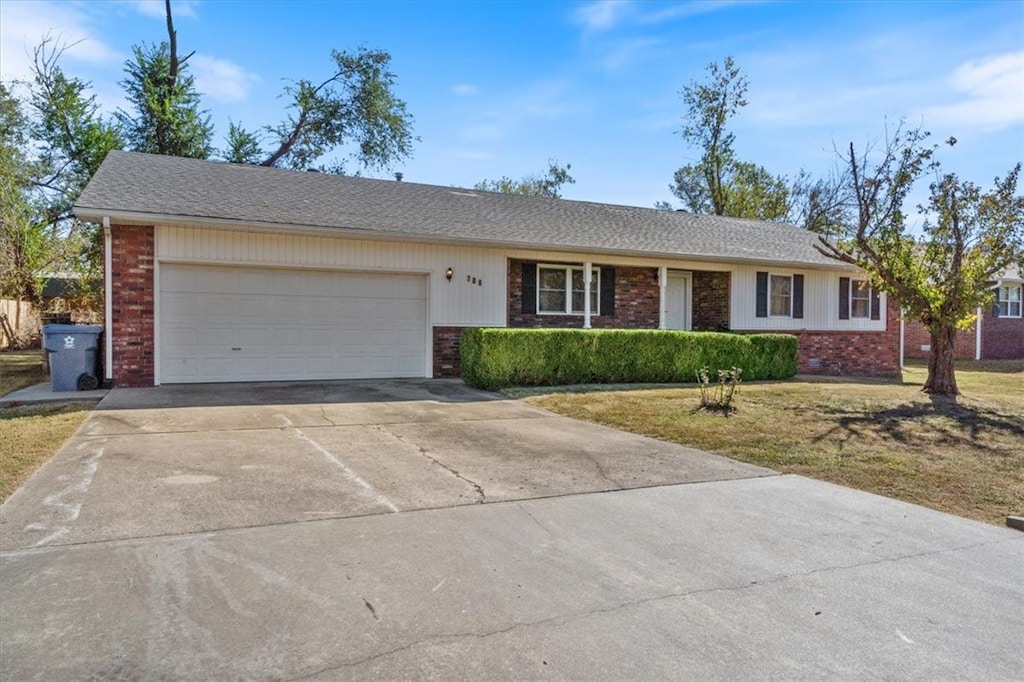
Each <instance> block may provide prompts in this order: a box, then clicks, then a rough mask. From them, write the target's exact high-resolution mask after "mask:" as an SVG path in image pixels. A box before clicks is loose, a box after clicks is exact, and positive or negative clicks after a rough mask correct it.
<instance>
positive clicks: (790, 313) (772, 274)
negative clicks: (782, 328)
mask: <svg viewBox="0 0 1024 682" xmlns="http://www.w3.org/2000/svg"><path fill="white" fill-rule="evenodd" d="M773 277H779V278H785V279H788V280H789V311H788V312H786V313H785V314H782V313H773V312H772V278H773ZM794 286H795V283H794V281H793V273H789V274H782V273H780V272H772V271H770V270H769V271H768V293H767V296H768V317H770V318H771V317H776V318H779V319H783V318H789V319H794V318H793V293H794Z"/></svg>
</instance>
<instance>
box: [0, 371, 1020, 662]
mask: <svg viewBox="0 0 1024 682" xmlns="http://www.w3.org/2000/svg"><path fill="white" fill-rule="evenodd" d="M767 473H768V472H765V471H764V470H761V469H758V468H756V467H749V466H746V465H742V464H738V463H735V462H732V461H730V460H726V459H723V458H719V457H714V456H711V455H707V454H704V453H700V452H697V451H693V450H688V449H686V448H680V447H677V446H673V445H669V444H665V443H660V442H656V441H651V440H649V439H645V438H640V437H637V436H631V435H628V434H623V433H620V432H616V431H613V430H609V429H604V428H600V427H596V426H592V425H587V424H582V423H579V422H574V421H572V420H567V419H564V418H561V417H557V416H554V415H551V414H549V413H547V412H544V411H542V410H538V409H535V408H532V407H530V406H526V405H523V404H521V403H518V402H515V401H505V400H501V399H499V398H498V397H496V396H494V395H491V394H486V393H479V392H475V391H471V390H468V389H465V388H464V387H462V386H461V385H460V384H458V383H457V382H424V381H412V382H338V383H331V384H325V385H320V384H295V385H286V384H265V385H233V386H202V387H164V388H160V389H145V390H118V391H114V392H112V393H111V394H110V395H109V396H108V397H107V398H106V399H105V400H104V401H103V402H102V403H101V405H100V408H99V410H97V412H96V413H94V414H93V415H92V416H91V417H90V418H89V420H88V421H87V422H86V423H85V424H84V425H83V428H82V429H81V430H80V432H79V433H78V434H77V435H76V436H75V437H74V438H72V439H71V440H70V441H69V442H68V443H67V444H66V446H65V447H64V448H63V449H62V451H61V452H60V453H59V454H58V456H57V457H56V458H54V460H52V461H51V462H50V463H48V464H47V465H45V466H44V467H43V468H42V469H41V470H40V471H39V472H38V473H37V474H36V475H35V476H33V477H32V479H30V481H29V482H28V483H27V484H26V486H25V487H24V488H22V490H20V491H19V492H17V493H16V494H15V495H13V496H12V497H11V498H10V499H9V500H8V501H7V502H6V503H5V504H4V505H3V506H2V507H0V544H2V547H3V551H0V677H2V678H3V679H11V680H26V679H45V680H52V679H124V680H128V679H147V680H149V679H156V680H162V679H166V680H171V679H211V680H213V679H217V680H220V679H259V680H262V679H277V680H295V679H324V680H330V679H346V680H348V679H371V678H372V679H381V678H383V679H479V678H481V677H483V678H489V679H524V678H530V679H549V678H550V679H656V678H660V679H670V678H672V679H678V678H699V679H737V678H765V677H767V678H780V679H810V678H814V679H820V678H823V677H829V678H836V677H838V678H865V679H877V678H900V679H904V678H905V679H936V678H961V679H985V680H999V679H1008V680H1019V679H1021V676H1022V675H1024V652H1022V649H1021V647H1020V641H1022V639H1024V534H1021V533H1018V532H1016V531H1012V530H1008V529H1004V528H996V527H992V526H987V525H985V524H980V523H976V522H973V521H969V520H965V519H960V518H957V517H952V516H948V515H945V514H940V513H938V512H933V511H930V510H927V509H923V508H920V507H916V506H913V505H908V504H904V503H901V502H897V501H894V500H889V499H885V498H879V497H876V496H873V495H867V494H864V493H860V492H857V491H852V490H848V489H844V488H839V487H836V486H831V485H828V484H825V483H821V482H817V481H811V480H808V479H804V478H800V477H794V476H772V475H766V474H767ZM678 483H686V485H674V484H678ZM481 502H483V503H484V504H480V503H481Z"/></svg>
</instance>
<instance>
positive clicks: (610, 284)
mask: <svg viewBox="0 0 1024 682" xmlns="http://www.w3.org/2000/svg"><path fill="white" fill-rule="evenodd" d="M600 314H601V315H608V316H609V317H614V316H615V268H601V312H600Z"/></svg>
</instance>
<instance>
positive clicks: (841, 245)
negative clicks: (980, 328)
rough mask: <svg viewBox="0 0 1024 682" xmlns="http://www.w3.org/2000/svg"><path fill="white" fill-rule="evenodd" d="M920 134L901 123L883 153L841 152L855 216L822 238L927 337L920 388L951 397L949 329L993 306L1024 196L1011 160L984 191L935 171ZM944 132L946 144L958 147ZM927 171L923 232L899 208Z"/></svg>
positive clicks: (1021, 230)
mask: <svg viewBox="0 0 1024 682" xmlns="http://www.w3.org/2000/svg"><path fill="white" fill-rule="evenodd" d="M928 137H929V135H928V133H927V132H924V131H922V130H920V129H912V130H907V129H904V127H903V126H902V125H901V126H899V127H898V128H897V129H896V131H895V133H894V134H893V135H892V136H890V137H887V140H886V143H885V148H884V149H883V150H882V154H881V159H880V160H879V161H877V162H872V160H871V159H870V158H869V152H870V151H871V150H870V149H869V150H866V151H865V152H864V153H862V154H857V153H856V151H855V149H854V147H853V145H852V144H851V145H850V147H849V150H848V151H847V152H845V153H844V155H843V156H842V163H843V165H844V166H845V167H846V169H847V171H848V175H847V176H846V177H847V178H848V183H849V191H850V193H851V195H852V196H853V197H854V199H855V206H856V217H855V220H854V222H853V224H852V226H851V228H850V229H849V230H848V231H847V232H846V233H845V234H843V235H842V237H841V238H840V239H838V240H835V241H830V240H828V239H827V238H825V237H822V238H821V242H820V245H819V247H818V249H819V251H821V252H822V253H823V254H825V255H826V256H830V257H832V258H835V259H837V260H839V261H842V262H844V263H850V264H853V265H856V266H858V267H861V268H863V269H864V270H866V271H867V272H868V273H870V275H871V279H872V283H873V285H874V286H876V287H878V288H879V289H882V290H883V291H886V292H888V294H889V296H890V300H891V301H892V302H893V303H894V304H895V305H899V306H901V307H902V308H903V309H904V311H905V313H906V314H907V315H908V317H910V318H911V319H916V320H919V321H920V322H922V323H923V324H924V325H925V326H926V327H927V328H928V332H929V335H930V337H931V352H930V355H929V358H928V378H927V380H926V381H925V385H924V391H925V392H927V393H932V394H937V395H956V394H957V393H958V392H959V391H958V388H957V384H956V373H955V367H954V358H955V353H954V350H955V348H954V344H955V338H956V330H957V328H958V327H963V326H965V325H967V324H970V322H971V321H972V319H973V317H972V314H973V312H974V311H975V309H976V308H978V307H979V306H985V305H988V304H990V303H991V300H992V291H991V290H990V287H991V283H992V281H993V279H994V278H995V277H996V276H997V275H998V274H999V273H1000V272H1001V271H1003V270H1005V269H1006V268H1007V267H1008V266H1010V265H1012V264H1014V263H1019V262H1020V261H1021V259H1022V257H1024V256H1022V253H1024V196H1021V195H1019V194H1017V182H1018V178H1019V175H1020V170H1021V165H1020V164H1019V163H1018V164H1017V165H1016V166H1015V167H1014V168H1013V169H1012V170H1011V171H1010V172H1009V173H1007V174H1006V176H1005V177H1003V178H996V179H995V185H994V187H993V188H992V189H991V190H989V191H982V189H981V188H980V187H978V186H977V185H975V184H974V183H971V182H967V181H963V180H960V179H959V178H958V177H957V176H956V175H955V174H953V173H942V172H941V167H940V164H939V162H938V161H937V160H936V159H935V150H936V149H937V148H938V147H937V146H936V145H929V144H928V143H927V138H928ZM955 142H956V140H955V139H954V138H950V139H949V140H948V143H949V144H950V145H952V144H955ZM929 173H934V176H935V180H934V181H933V182H932V183H931V184H930V186H929V189H930V196H929V199H928V203H927V205H926V206H920V207H918V208H919V211H920V212H921V213H923V214H925V215H926V216H927V217H926V220H925V222H924V226H923V236H922V237H920V238H917V237H915V236H914V234H913V233H912V232H911V230H910V227H909V226H908V225H907V217H906V214H905V212H904V209H903V204H904V202H905V201H906V199H907V195H908V194H909V192H910V191H911V189H912V188H913V186H914V184H915V183H916V181H917V180H919V179H920V178H921V177H922V176H924V175H925V174H929Z"/></svg>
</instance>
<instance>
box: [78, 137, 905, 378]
mask: <svg viewBox="0 0 1024 682" xmlns="http://www.w3.org/2000/svg"><path fill="white" fill-rule="evenodd" d="M75 212H76V214H77V215H78V217H79V218H82V219H84V220H92V221H97V222H102V223H103V224H104V226H105V238H106V258H107V268H106V283H105V291H106V305H107V315H106V320H107V331H108V333H107V334H106V339H107V342H106V348H105V354H106V358H107V363H106V367H108V368H110V369H109V370H108V375H109V376H108V378H112V379H113V381H114V383H115V384H116V385H118V386H151V385H154V384H161V383H188V382H213V381H257V380H292V379H333V378H339V379H341V378H374V377H431V376H433V377H444V376H457V375H458V374H459V353H458V342H459V335H460V333H461V331H462V329H464V328H466V327H473V326H490V327H503V326H509V327H594V328H642V329H656V328H665V329H695V330H732V331H736V332H755V331H774V332H785V333H791V334H795V335H796V336H797V337H798V339H799V348H800V358H799V368H800V371H801V372H815V373H828V374H863V375H892V374H896V373H897V372H898V371H899V316H898V311H897V310H896V309H895V307H893V306H888V305H887V303H886V297H885V295H884V294H883V295H881V296H879V295H878V293H877V292H874V291H872V290H871V288H870V284H869V283H868V280H867V278H866V277H865V276H864V275H863V273H861V272H859V271H858V270H856V269H852V268H849V267H848V266H845V265H843V264H840V263H838V262H836V261H833V260H830V259H828V258H826V257H824V256H822V255H821V254H820V253H818V251H817V250H815V248H814V244H815V242H816V239H817V237H816V235H814V234H811V233H809V232H806V231H804V230H800V229H797V228H794V227H792V226H787V225H780V224H774V223H764V222H757V221H749V220H739V219H733V218H722V217H715V216H696V215H692V214H688V213H683V212H669V211H658V210H654V209H645V208H633V207H628V206H612V205H606V204H598V203H591V202H582V201H568V200H565V199H547V198H541V197H527V196H513V195H504V194H494V193H489V192H482V191H476V190H465V189H458V188H453V187H438V186H432V185H421V184H415V183H409V182H395V181H390V180H371V179H366V178H354V177H344V176H338V175H328V174H321V173H305V172H295V171H287V170H280V169H275V168H263V167H258V166H242V165H233V164H226V163H211V162H205V161H196V160H189V159H180V158H173V157H166V156H152V155H146V154H137V153H128V152H111V153H110V154H109V155H108V156H107V158H106V160H105V161H104V162H103V164H102V166H101V167H100V169H99V170H98V171H97V173H96V175H95V177H93V179H92V181H91V182H90V183H89V184H88V186H87V187H86V188H85V190H84V191H83V192H82V195H81V196H80V197H79V199H78V202H77V204H76V206H75Z"/></svg>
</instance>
